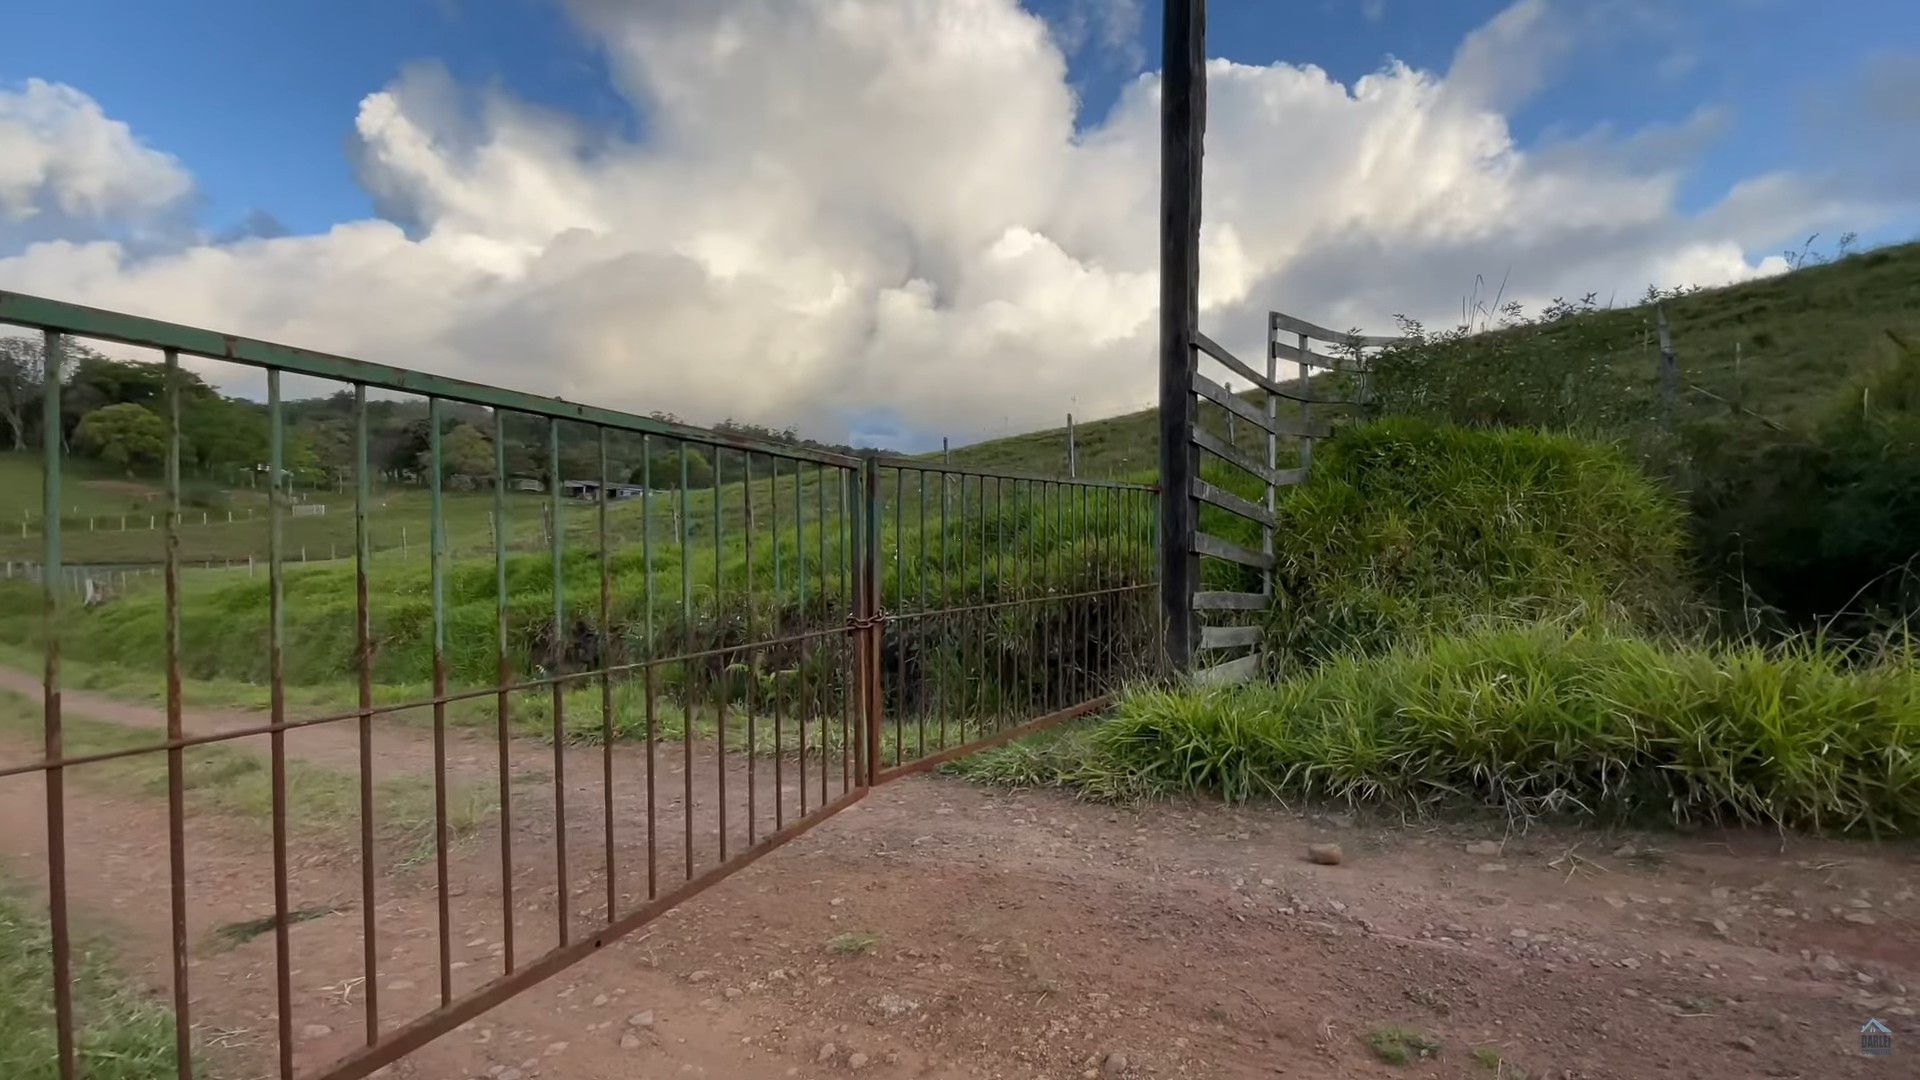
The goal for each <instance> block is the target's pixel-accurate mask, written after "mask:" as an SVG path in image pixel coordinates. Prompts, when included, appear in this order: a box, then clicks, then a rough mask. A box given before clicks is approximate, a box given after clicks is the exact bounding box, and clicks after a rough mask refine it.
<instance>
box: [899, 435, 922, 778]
mask: <svg viewBox="0 0 1920 1080" xmlns="http://www.w3.org/2000/svg"><path fill="white" fill-rule="evenodd" d="M918 471H919V473H920V561H919V562H917V563H915V564H914V577H916V578H918V579H919V581H918V582H917V584H918V585H919V586H920V607H919V610H918V611H916V612H915V613H914V614H915V616H916V618H915V619H914V621H913V631H914V633H913V636H914V638H915V639H917V640H918V641H919V643H920V663H919V668H920V693H919V694H918V695H917V696H918V697H919V699H920V706H919V708H918V709H917V710H916V712H917V715H918V719H919V727H920V752H919V756H920V757H926V756H927V653H926V641H927V470H925V469H920V470H918ZM902 584H903V586H904V584H905V583H904V582H903V583H902ZM900 642H901V646H902V647H903V648H904V647H905V645H906V635H905V634H902V635H900Z"/></svg>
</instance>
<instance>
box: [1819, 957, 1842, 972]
mask: <svg viewBox="0 0 1920 1080" xmlns="http://www.w3.org/2000/svg"><path fill="white" fill-rule="evenodd" d="M1814 965H1815V966H1816V967H1818V968H1819V969H1820V970H1821V971H1840V970H1843V969H1844V968H1845V966H1846V965H1844V964H1842V963H1840V958H1839V957H1837V956H1835V955H1833V954H1832V953H1821V954H1820V955H1819V957H1818V958H1816V959H1815V960H1814Z"/></svg>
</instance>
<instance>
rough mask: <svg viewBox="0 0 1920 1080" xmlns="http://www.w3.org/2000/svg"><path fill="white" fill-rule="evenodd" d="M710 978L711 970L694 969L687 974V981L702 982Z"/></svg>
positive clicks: (711, 975)
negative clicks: (691, 972) (694, 970)
mask: <svg viewBox="0 0 1920 1080" xmlns="http://www.w3.org/2000/svg"><path fill="white" fill-rule="evenodd" d="M711 978H713V972H711V971H696V972H694V973H693V974H691V975H689V976H687V981H688V982H690V983H703V982H706V981H707V980H708V979H711Z"/></svg>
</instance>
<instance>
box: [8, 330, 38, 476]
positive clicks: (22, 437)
mask: <svg viewBox="0 0 1920 1080" xmlns="http://www.w3.org/2000/svg"><path fill="white" fill-rule="evenodd" d="M43 353H44V350H43V349H42V347H41V345H40V342H38V341H36V340H34V339H33V338H26V337H7V338H0V420H4V421H5V422H6V425H7V433H8V435H9V436H11V437H12V440H13V448H14V449H15V450H25V449H26V448H27V416H28V413H29V412H30V411H31V410H32V409H33V407H34V406H36V405H38V404H39V403H40V396H41V394H43V393H44V392H45V390H46V382H45V380H46V368H45V367H44V366H43V365H42V363H41V361H42V359H43V358H44V357H43Z"/></svg>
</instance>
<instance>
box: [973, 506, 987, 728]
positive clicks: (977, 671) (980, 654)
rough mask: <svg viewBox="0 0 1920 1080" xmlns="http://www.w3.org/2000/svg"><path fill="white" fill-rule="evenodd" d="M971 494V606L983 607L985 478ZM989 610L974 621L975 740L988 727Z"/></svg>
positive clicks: (985, 511) (985, 555)
mask: <svg viewBox="0 0 1920 1080" xmlns="http://www.w3.org/2000/svg"><path fill="white" fill-rule="evenodd" d="M973 483H974V488H975V489H976V490H975V492H974V494H975V495H977V496H979V498H980V591H979V595H978V596H977V597H976V598H975V600H974V603H975V604H979V605H984V604H985V603H986V602H987V478H986V477H984V476H982V477H979V478H978V479H976V480H975V481H974V482H973ZM988 612H989V609H987V608H985V607H982V608H981V609H980V610H979V611H977V612H975V614H974V617H973V634H974V640H975V645H974V653H973V670H974V677H975V678H976V679H978V680H979V683H978V686H977V687H976V689H975V691H974V697H973V710H974V714H975V717H974V728H973V730H974V737H975V738H979V737H981V736H983V735H985V734H986V726H987V715H986V712H987V619H988Z"/></svg>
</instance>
